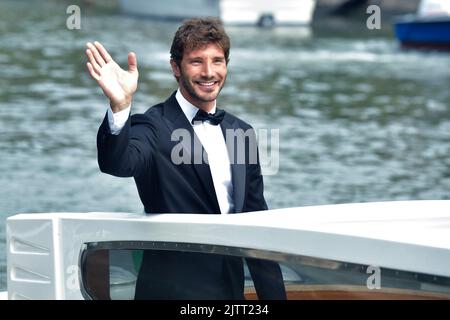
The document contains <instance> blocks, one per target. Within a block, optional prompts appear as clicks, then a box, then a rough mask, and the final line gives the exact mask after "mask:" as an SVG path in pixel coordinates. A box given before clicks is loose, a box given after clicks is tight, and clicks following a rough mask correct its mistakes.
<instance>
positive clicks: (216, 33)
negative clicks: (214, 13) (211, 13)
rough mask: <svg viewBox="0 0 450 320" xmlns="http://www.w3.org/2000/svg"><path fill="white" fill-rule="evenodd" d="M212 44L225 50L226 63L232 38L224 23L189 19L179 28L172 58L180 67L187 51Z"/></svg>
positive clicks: (171, 53)
mask: <svg viewBox="0 0 450 320" xmlns="http://www.w3.org/2000/svg"><path fill="white" fill-rule="evenodd" d="M210 43H214V44H217V45H218V46H219V47H220V48H222V49H223V52H224V55H225V60H226V63H227V64H228V61H229V55H230V38H229V37H228V35H227V34H226V32H225V29H224V28H223V25H222V23H221V22H220V20H219V19H216V18H204V19H189V20H185V21H183V24H182V25H181V26H180V27H179V28H178V30H177V32H176V33H175V36H174V38H173V41H172V46H171V48H170V58H171V59H173V60H174V61H175V62H176V64H177V65H178V66H181V60H182V59H183V54H184V52H185V50H187V51H190V50H194V49H198V48H201V47H203V46H206V45H208V44H210Z"/></svg>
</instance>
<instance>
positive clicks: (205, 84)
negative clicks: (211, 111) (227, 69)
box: [195, 81, 219, 88]
mask: <svg viewBox="0 0 450 320" xmlns="http://www.w3.org/2000/svg"><path fill="white" fill-rule="evenodd" d="M195 83H196V84H198V85H199V86H200V87H202V88H212V87H213V86H214V85H215V84H217V83H219V81H196V82H195Z"/></svg>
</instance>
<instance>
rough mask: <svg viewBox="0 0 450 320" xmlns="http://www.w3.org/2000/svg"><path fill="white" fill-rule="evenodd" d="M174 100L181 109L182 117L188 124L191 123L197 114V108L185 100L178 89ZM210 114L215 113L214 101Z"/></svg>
mask: <svg viewBox="0 0 450 320" xmlns="http://www.w3.org/2000/svg"><path fill="white" fill-rule="evenodd" d="M175 98H176V99H177V101H178V104H179V105H180V107H181V110H183V113H184V115H185V116H186V118H187V119H188V120H189V122H190V123H192V119H194V117H195V115H196V114H197V111H198V109H199V108H197V107H196V106H194V105H193V104H192V103H190V102H189V101H187V100H186V98H185V97H183V95H182V94H181V91H180V89H179V88H178V90H177V93H176V94H175ZM209 113H211V114H214V113H216V102H215V101H214V107H213V108H212V110H211V112H209Z"/></svg>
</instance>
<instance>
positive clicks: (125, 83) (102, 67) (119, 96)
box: [86, 42, 139, 112]
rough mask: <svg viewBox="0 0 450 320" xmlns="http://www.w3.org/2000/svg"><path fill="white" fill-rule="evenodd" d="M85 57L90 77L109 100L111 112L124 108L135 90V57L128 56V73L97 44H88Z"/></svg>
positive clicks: (136, 75)
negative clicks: (87, 60)
mask: <svg viewBox="0 0 450 320" xmlns="http://www.w3.org/2000/svg"><path fill="white" fill-rule="evenodd" d="M87 47H88V49H87V50H86V55H87V57H88V59H89V62H88V63H87V67H88V70H89V73H90V75H91V76H92V78H94V79H95V80H96V81H97V83H98V84H99V86H100V87H101V88H102V90H103V92H104V93H105V95H106V96H107V97H108V98H109V100H110V105H111V108H112V109H113V112H118V111H120V110H122V109H124V108H126V107H127V106H128V105H129V104H130V103H131V99H132V97H133V94H134V93H135V92H136V90H137V83H138V75H139V73H138V70H137V61H136V55H135V54H134V53H131V52H130V53H129V54H128V71H125V70H123V69H122V68H121V67H120V66H119V65H118V64H117V63H116V62H115V61H114V60H113V59H112V58H111V56H110V55H109V54H108V52H107V51H106V50H105V48H104V47H103V46H102V45H101V43H99V42H94V44H92V43H88V44H87Z"/></svg>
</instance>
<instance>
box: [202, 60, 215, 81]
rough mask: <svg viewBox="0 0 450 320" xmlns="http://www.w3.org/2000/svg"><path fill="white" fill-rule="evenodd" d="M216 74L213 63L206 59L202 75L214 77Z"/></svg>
mask: <svg viewBox="0 0 450 320" xmlns="http://www.w3.org/2000/svg"><path fill="white" fill-rule="evenodd" d="M213 75H214V71H213V65H212V63H211V62H210V61H206V62H205V63H204V64H203V68H202V77H203V78H208V79H209V78H212V77H213Z"/></svg>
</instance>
